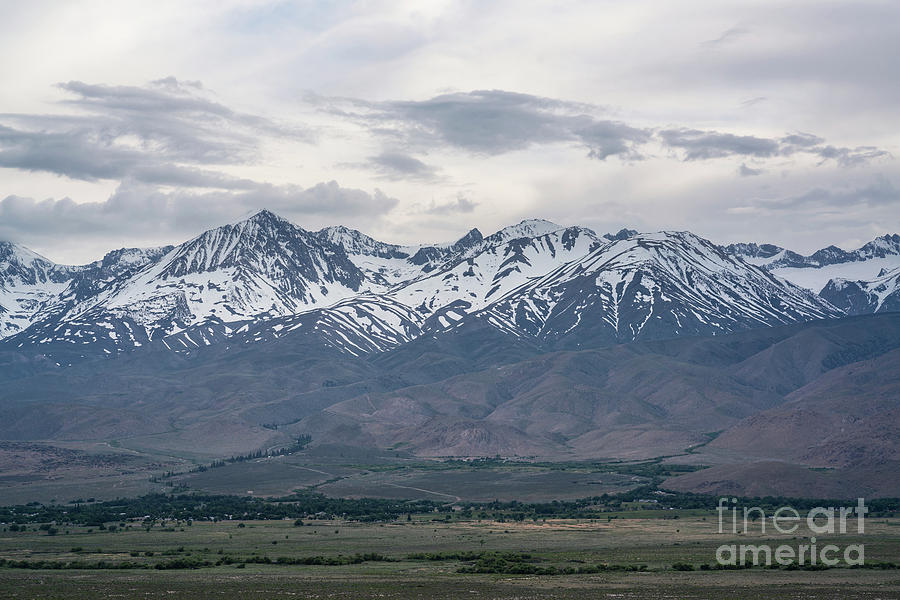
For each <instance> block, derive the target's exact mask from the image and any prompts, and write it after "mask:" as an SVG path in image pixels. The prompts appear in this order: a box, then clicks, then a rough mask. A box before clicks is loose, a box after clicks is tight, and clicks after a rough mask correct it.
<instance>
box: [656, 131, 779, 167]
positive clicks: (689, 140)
mask: <svg viewBox="0 0 900 600" xmlns="http://www.w3.org/2000/svg"><path fill="white" fill-rule="evenodd" d="M659 136H660V137H661V138H662V140H663V142H664V143H665V144H666V145H667V146H669V147H670V148H676V149H679V150H682V151H684V160H706V159H709V158H721V157H723V156H731V155H735V154H737V155H740V156H756V157H759V158H768V157H771V156H775V155H777V154H778V153H779V144H778V142H777V141H775V140H771V139H766V138H759V137H755V136H752V135H734V134H731V133H719V132H717V131H700V130H697V129H667V130H664V131H660V132H659Z"/></svg>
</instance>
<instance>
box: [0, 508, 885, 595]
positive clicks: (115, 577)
mask: <svg viewBox="0 0 900 600" xmlns="http://www.w3.org/2000/svg"><path fill="white" fill-rule="evenodd" d="M675 516H678V517H679V518H674V517H675ZM409 519H410V520H408V519H407V518H406V517H404V518H401V519H399V520H397V521H392V522H388V523H355V522H346V521H325V520H321V521H316V520H311V521H306V522H305V523H303V524H302V525H296V524H295V523H294V521H292V520H282V521H246V522H239V521H221V522H217V523H213V522H193V523H192V524H190V525H187V524H186V523H184V522H182V523H172V522H169V523H157V524H156V525H154V526H151V527H150V528H149V530H148V528H147V527H146V526H145V525H144V524H142V523H128V524H126V526H125V529H124V530H123V529H121V528H119V529H118V530H117V531H113V532H111V531H109V530H108V529H107V530H103V531H101V530H98V529H97V528H88V527H84V526H61V530H60V531H59V532H58V533H57V534H56V535H52V536H51V535H47V534H46V533H45V532H44V531H41V530H40V529H38V528H36V527H34V526H29V528H28V530H27V531H24V532H22V531H15V532H13V531H9V530H8V528H0V559H4V560H5V562H4V563H3V564H4V565H5V566H2V567H0V598H17V599H29V600H30V599H38V598H42V599H57V598H58V599H63V598H65V599H73V600H82V599H83V600H87V599H94V598H167V599H180V598H191V599H206V598H210V599H212V598H216V599H230V598H240V599H242V600H249V599H254V598H266V599H269V598H336V599H341V598H348V599H349V598H354V599H355V598H386V599H392V598H396V599H403V598H436V599H443V598H446V599H449V598H496V599H512V598H518V599H539V598H573V599H574V598H622V599H626V600H627V599H643V598H653V599H662V598H672V599H674V598H678V599H701V598H702V599H720V598H721V599H723V600H724V599H730V600H732V599H733V600H737V599H748V600H749V599H763V598H780V599H782V598H783V599H797V600H800V599H811V598H826V599H832V598H833V599H835V600H838V599H844V598H865V599H871V600H875V599H881V600H887V599H892V598H900V570H898V569H897V568H896V564H897V563H898V562H900V519H898V518H872V519H870V520H869V522H868V523H867V526H866V530H865V534H864V535H843V536H832V537H829V536H820V537H819V544H822V545H824V544H826V543H834V544H838V545H840V546H842V547H843V546H846V545H847V544H854V543H864V544H865V557H866V562H867V564H870V566H874V565H878V564H882V565H884V564H886V563H893V565H894V566H893V568H889V569H880V568H878V569H850V568H834V569H829V570H824V571H806V570H802V569H801V570H785V569H774V570H771V569H766V568H762V567H757V568H752V569H745V570H735V571H729V570H700V566H701V565H709V564H713V563H715V554H716V548H717V547H718V546H719V545H720V544H723V543H726V544H728V543H755V544H762V543H772V544H775V543H777V544H782V543H784V544H793V545H796V544H798V543H802V541H803V540H804V539H806V538H807V537H808V536H807V535H794V536H781V537H777V536H773V535H763V534H761V533H759V532H758V531H755V530H751V531H749V532H748V533H746V534H740V535H737V536H732V535H722V534H719V533H718V532H717V530H716V524H715V521H716V518H715V513H712V512H710V513H708V514H698V513H697V512H696V511H683V512H681V511H675V512H674V513H673V514H672V516H670V517H667V518H613V519H612V520H606V519H594V520H585V519H581V520H578V519H548V520H546V521H543V520H540V521H534V522H529V521H526V522H508V521H507V522H499V521H493V520H477V519H472V520H458V521H456V520H454V521H450V522H445V521H443V520H440V521H438V520H433V519H434V517H432V516H431V515H430V514H417V515H412V516H411V517H410V518H409ZM797 533H798V534H808V533H809V532H806V531H803V530H800V531H798V532H797ZM770 534H771V532H770ZM353 556H357V557H361V558H359V560H358V561H357V562H355V561H354V560H346V559H347V558H348V557H353ZM476 556H481V557H482V559H477V558H474V557H476ZM313 557H320V558H321V559H322V560H318V561H313V560H310V559H311V558H313ZM341 557H343V559H342V558H341ZM503 557H506V559H504V558H503ZM517 557H518V558H517ZM507 559H508V563H512V564H520V565H526V566H534V567H537V568H543V569H548V570H552V571H553V572H554V573H555V574H552V575H551V574H512V573H508V572H507V573H471V572H468V573H466V572H460V570H461V569H463V570H465V569H470V570H471V568H472V567H473V566H478V565H481V566H485V565H489V564H501V563H504V561H505V560H507ZM266 560H268V561H271V562H270V563H266V562H265V561H266ZM38 561H42V562H40V563H38ZM73 562H74V563H80V564H81V565H82V567H84V566H85V565H87V566H91V568H79V569H74V568H71V565H72V564H73ZM300 562H319V563H320V564H297V563H300ZM328 562H332V563H335V564H322V563H328ZM26 563H28V564H30V565H31V566H41V567H43V568H39V569H32V568H24V566H25V564H26ZM51 563H56V564H59V565H64V564H65V565H68V567H67V568H63V569H48V568H46V567H47V566H50V565H51ZM98 563H99V564H102V568H99V569H98V568H97V565H98ZM123 563H128V564H127V565H126V566H128V567H129V568H124V569H122V568H112V567H114V566H115V567H121V566H122V565H123ZM217 563H218V564H217ZM347 563H350V564H347ZM190 565H193V567H194V568H190ZM596 565H608V568H609V569H610V570H606V571H603V572H597V573H581V574H578V573H572V572H571V571H574V570H578V569H586V568H589V567H591V566H596ZM674 565H681V566H682V568H686V565H690V567H691V568H693V569H695V570H690V571H679V570H677V568H676V567H674ZM635 568H637V569H645V570H641V571H624V570H612V569H635Z"/></svg>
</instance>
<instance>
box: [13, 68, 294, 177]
mask: <svg viewBox="0 0 900 600" xmlns="http://www.w3.org/2000/svg"><path fill="white" fill-rule="evenodd" d="M59 87H60V88H61V89H63V90H65V91H67V92H70V93H71V94H73V95H74V97H73V98H70V99H67V100H64V101H63V104H64V105H66V106H67V107H69V108H70V109H74V110H75V111H76V114H66V115H28V114H0V166H3V167H10V168H16V169H23V170H28V171H46V172H50V173H55V174H58V175H64V176H67V177H70V178H73V179H82V180H87V181H93V180H98V179H126V178H131V179H135V180H139V181H145V182H147V183H159V184H166V185H178V186H211V185H212V186H216V187H226V188H230V187H237V188H243V187H246V182H243V181H242V180H236V179H233V178H230V177H228V176H226V175H222V174H217V173H213V172H211V171H204V170H201V169H199V168H198V167H199V166H201V165H206V166H209V165H241V164H247V163H250V162H252V161H253V160H255V159H256V157H257V154H258V149H259V148H258V140H259V137H260V136H261V135H278V136H283V135H291V136H295V137H297V138H299V139H304V140H308V139H310V138H309V134H308V132H305V131H302V130H298V129H291V128H289V127H282V126H279V125H276V124H275V123H272V122H270V121H268V120H266V119H263V118H261V117H257V116H254V115H246V114H241V113H237V112H235V111H232V110H231V109H229V108H228V107H226V106H224V105H222V104H219V103H217V102H213V101H211V100H209V99H207V98H205V97H203V96H202V95H200V92H201V91H202V85H201V84H200V83H199V82H179V81H178V80H176V79H175V78H173V77H169V78H166V79H162V80H158V81H156V82H154V83H153V84H151V85H150V86H148V87H132V86H106V85H90V84H86V83H82V82H79V81H70V82H68V83H63V84H60V86H59Z"/></svg>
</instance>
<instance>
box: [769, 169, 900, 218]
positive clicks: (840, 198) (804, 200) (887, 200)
mask: <svg viewBox="0 0 900 600" xmlns="http://www.w3.org/2000/svg"><path fill="white" fill-rule="evenodd" d="M897 203H900V190H898V189H897V188H896V187H895V186H894V184H893V183H892V182H891V181H890V180H889V179H888V178H886V177H876V178H875V181H873V182H872V183H870V184H868V185H864V186H858V187H835V188H830V189H829V188H815V189H812V190H810V191H808V192H806V193H804V194H800V195H798V196H794V197H790V198H783V199H779V200H775V201H770V202H767V203H766V205H767V207H769V208H771V209H774V210H794V209H797V208H810V209H812V210H815V211H818V210H822V209H824V208H826V207H827V208H838V209H845V208H850V207H869V208H874V207H879V206H891V205H896V204H897Z"/></svg>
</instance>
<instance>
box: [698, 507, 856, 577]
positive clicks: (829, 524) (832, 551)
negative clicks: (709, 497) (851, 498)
mask: <svg viewBox="0 0 900 600" xmlns="http://www.w3.org/2000/svg"><path fill="white" fill-rule="evenodd" d="M737 502H738V501H737V498H731V499H729V498H720V499H719V506H718V508H717V512H718V514H719V533H722V534H738V533H741V532H742V531H743V533H750V532H751V529H758V531H759V532H760V533H761V534H763V535H765V534H766V533H767V529H766V527H767V525H771V529H769V530H768V532H769V533H779V534H782V535H790V534H795V533H797V532H798V530H799V529H800V527H801V525H805V526H806V529H807V530H808V531H809V533H810V535H809V539H808V540H806V539H802V541H801V543H799V544H796V545H790V544H781V545H778V546H775V547H773V546H772V545H771V544H723V545H721V546H719V548H718V549H717V550H716V561H717V562H718V563H719V564H720V565H722V566H738V565H740V566H744V565H754V566H772V565H773V564H775V565H781V566H785V567H787V566H790V565H797V566H800V567H805V566H817V565H821V566H824V567H833V566H836V565H838V564H839V563H840V562H841V559H843V562H844V564H845V565H846V566H853V565H859V566H862V565H864V564H865V545H864V544H848V545H844V546H843V547H842V546H838V545H835V544H826V545H821V544H817V543H816V537H815V536H817V535H819V536H822V535H829V536H834V535H862V534H864V533H865V531H866V523H865V515H866V513H868V512H869V509H868V508H867V507H866V503H865V501H864V499H863V498H859V499H858V500H857V504H856V506H850V507H847V506H841V507H837V508H835V507H833V506H830V507H827V508H826V507H822V506H819V507H816V508H813V509H811V510H809V511H808V512H807V513H806V515H805V516H801V514H800V512H799V511H797V510H796V509H794V508H793V507H790V506H782V507H780V508H778V509H776V510H775V511H773V512H772V513H771V514H767V513H766V511H765V510H764V509H762V508H760V507H758V506H752V507H747V506H741V507H739V506H737ZM757 522H758V525H757ZM739 525H742V526H743V529H742V530H741V529H739ZM795 539H796V538H795Z"/></svg>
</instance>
